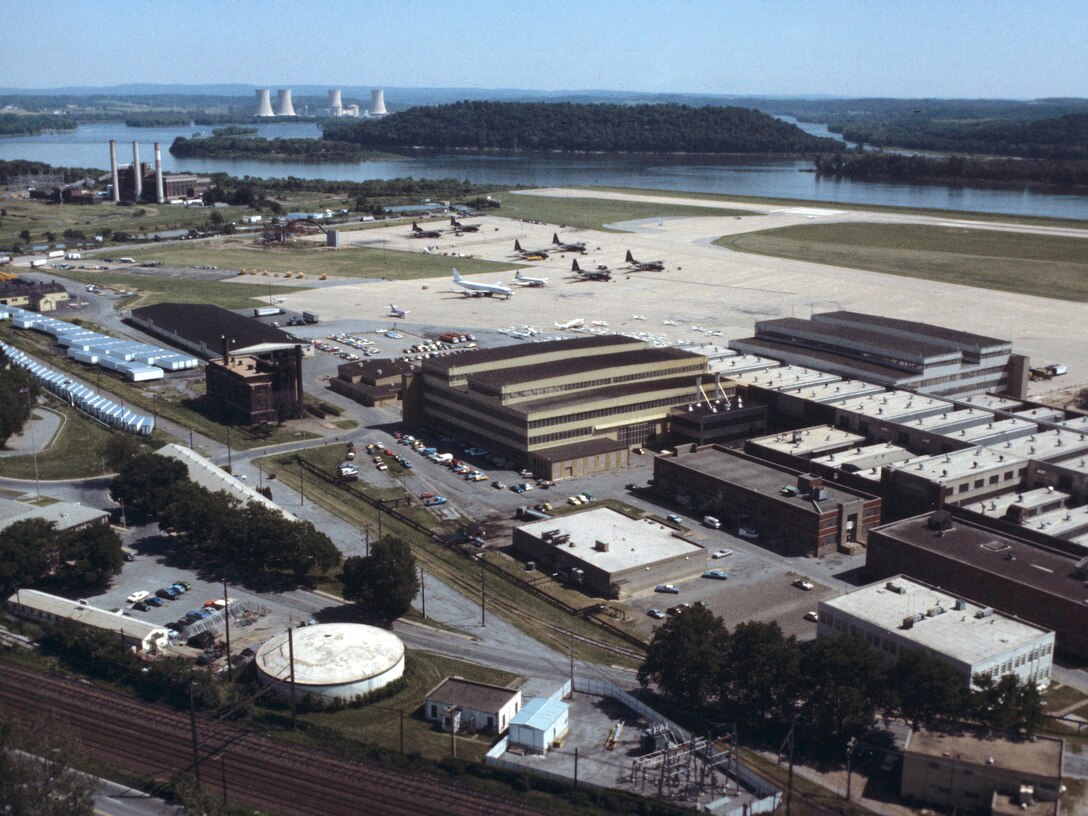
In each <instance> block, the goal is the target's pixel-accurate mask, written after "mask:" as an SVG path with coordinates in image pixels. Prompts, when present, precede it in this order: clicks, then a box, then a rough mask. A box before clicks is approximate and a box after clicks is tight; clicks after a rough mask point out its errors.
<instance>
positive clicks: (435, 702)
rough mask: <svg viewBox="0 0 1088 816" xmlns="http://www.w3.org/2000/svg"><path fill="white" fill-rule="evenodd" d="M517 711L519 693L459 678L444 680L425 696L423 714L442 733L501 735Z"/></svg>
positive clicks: (519, 699) (519, 706)
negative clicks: (488, 732) (481, 732)
mask: <svg viewBox="0 0 1088 816" xmlns="http://www.w3.org/2000/svg"><path fill="white" fill-rule="evenodd" d="M520 710H521V692H520V691H517V690H515V689H508V688H504V687H502V686H493V685H491V684H490V683H477V682H476V681H474V680H465V679H464V678H463V677H447V678H446V679H445V680H443V681H442V682H441V683H439V684H438V685H437V686H435V687H434V688H433V689H431V690H430V691H429V692H428V693H427V701H426V703H425V704H424V709H423V714H424V716H425V717H426V718H427V719H428V720H431V721H432V722H438V723H441V724H442V729H443V730H445V731H449V730H451V728H452V729H453V730H455V731H494V732H495V733H498V734H501V733H503V732H505V731H506V729H507V727H508V726H509V725H510V720H511V719H513V717H514V715H515V714H517V713H518V711H520Z"/></svg>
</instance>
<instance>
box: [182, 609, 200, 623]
mask: <svg viewBox="0 0 1088 816" xmlns="http://www.w3.org/2000/svg"><path fill="white" fill-rule="evenodd" d="M200 618H201V614H200V613H199V612H197V611H196V610H195V609H194V610H192V611H190V612H186V613H185V622H186V623H196V622H197V621H198V620H200Z"/></svg>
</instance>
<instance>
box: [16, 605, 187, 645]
mask: <svg viewBox="0 0 1088 816" xmlns="http://www.w3.org/2000/svg"><path fill="white" fill-rule="evenodd" d="M8 612H10V613H11V614H12V615H16V616H18V617H20V618H25V619H26V620H33V621H38V622H40V623H52V624H55V623H73V624H77V625H79V626H89V627H90V628H92V629H98V630H100V631H103V632H109V633H111V634H114V635H117V636H119V637H120V638H121V642H122V643H124V645H125V646H126V647H127V648H130V649H132V650H134V651H136V652H140V653H143V654H155V653H157V652H159V651H161V650H163V649H165V648H166V646H167V644H168V643H169V637H168V635H167V632H166V627H165V626H156V625H155V624H153V623H148V622H147V621H142V620H139V619H137V618H132V617H129V616H128V614H127V613H121V612H110V611H109V610H107V609H99V608H98V607H96V606H91V605H89V604H88V603H87V602H86V601H73V600H70V599H68V598H61V597H60V596H58V595H50V594H49V593H47V592H40V591H38V590H36V589H20V590H17V591H16V592H15V594H14V595H12V596H11V597H10V598H8Z"/></svg>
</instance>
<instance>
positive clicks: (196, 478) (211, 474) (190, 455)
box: [155, 442, 298, 521]
mask: <svg viewBox="0 0 1088 816" xmlns="http://www.w3.org/2000/svg"><path fill="white" fill-rule="evenodd" d="M155 453H157V454H158V455H159V456H166V457H169V458H170V459H176V460H177V461H179V462H181V463H182V464H184V465H185V467H186V469H187V470H188V472H189V481H191V482H195V483H196V484H198V485H200V486H201V487H203V488H204V489H205V490H207V491H208V492H209V493H219V492H223V493H226V494H227V495H228V496H231V497H232V498H235V499H238V501H240V502H241V503H242V504H249V503H250V502H256V503H257V504H260V505H263V506H264V507H267V508H268V509H269V510H273V511H275V512H277V513H279V514H280V515H281V516H283V517H284V518H286V519H287V520H288V521H298V519H297V517H295V516H294V515H292V514H291V513H288V512H287V511H286V510H284V509H283V508H282V507H280V506H279V505H278V504H276V503H275V502H274V501H272V500H271V499H269V498H267V497H266V496H265V495H264V494H263V493H259V492H258V491H257V490H256V489H255V488H252V487H250V486H249V485H248V484H246V483H245V482H243V481H242V480H241V479H238V478H237V477H235V476H232V475H231V474H229V473H227V471H225V470H224V469H223V468H221V467H219V465H217V464H216V463H215V462H213V461H212V460H211V459H208V458H207V457H205V456H201V455H200V454H199V453H197V452H196V451H194V450H193V449H192V448H187V447H185V446H184V445H176V444H174V443H173V442H171V443H170V444H169V445H164V446H163V447H161V448H159V449H158V450H157V451H155Z"/></svg>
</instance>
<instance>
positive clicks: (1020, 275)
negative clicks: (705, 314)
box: [714, 223, 1088, 302]
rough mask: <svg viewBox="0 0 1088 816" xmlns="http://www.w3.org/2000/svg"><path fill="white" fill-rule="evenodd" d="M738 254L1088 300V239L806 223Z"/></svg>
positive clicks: (757, 237)
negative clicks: (811, 262) (751, 254)
mask: <svg viewBox="0 0 1088 816" xmlns="http://www.w3.org/2000/svg"><path fill="white" fill-rule="evenodd" d="M714 243H716V244H718V245H719V246H724V247H728V248H729V249H733V250H737V251H738V252H751V253H754V254H757V255H772V256H774V257H780V258H792V259H795V260H802V261H813V262H815V263H823V264H829V265H831V266H845V267H850V268H853V269H867V270H870V271H872V272H881V273H884V274H888V275H902V276H905V277H911V278H923V279H925V280H935V281H941V282H943V283H958V284H963V285H965V286H977V287H980V288H983V289H998V290H1002V291H1006V292H1016V293H1019V294H1027V295H1037V296H1039V297H1050V298H1056V299H1059V300H1072V301H1081V302H1083V301H1088V240H1085V239H1083V238H1067V237H1062V236H1051V235H1031V234H1024V233H1015V232H999V231H995V230H974V229H960V228H954V227H938V226H922V225H914V224H860V223H844V224H803V225H800V226H794V227H782V228H780V229H773V230H765V231H763V232H752V233H744V234H741V235H729V236H725V237H723V238H719V239H718V240H717V241H715V242H714Z"/></svg>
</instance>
